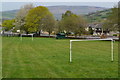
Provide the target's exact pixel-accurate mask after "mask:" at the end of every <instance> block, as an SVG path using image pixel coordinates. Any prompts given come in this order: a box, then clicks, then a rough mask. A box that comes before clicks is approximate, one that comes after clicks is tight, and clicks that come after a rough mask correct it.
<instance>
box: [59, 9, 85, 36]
mask: <svg viewBox="0 0 120 80" xmlns="http://www.w3.org/2000/svg"><path fill="white" fill-rule="evenodd" d="M61 23H62V24H61V25H62V26H63V28H64V30H65V31H66V33H67V35H68V34H69V33H71V32H74V34H75V37H76V36H77V34H79V35H81V34H82V33H83V31H84V26H85V20H84V19H83V18H82V17H81V16H77V15H76V14H73V13H72V12H71V11H66V13H65V14H63V15H62V20H61Z"/></svg>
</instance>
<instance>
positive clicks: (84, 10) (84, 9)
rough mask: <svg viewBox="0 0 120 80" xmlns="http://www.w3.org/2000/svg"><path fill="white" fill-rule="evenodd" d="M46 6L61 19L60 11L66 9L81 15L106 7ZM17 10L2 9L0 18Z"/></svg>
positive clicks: (9, 16) (11, 15)
mask: <svg viewBox="0 0 120 80" xmlns="http://www.w3.org/2000/svg"><path fill="white" fill-rule="evenodd" d="M47 8H48V9H49V10H50V11H51V12H52V13H53V14H54V16H55V18H56V19H61V15H62V13H65V12H66V11H67V10H70V11H72V12H73V13H75V14H77V15H81V14H88V13H92V12H96V11H102V10H105V9H106V8H103V7H94V6H47ZM17 12H18V10H11V11H4V12H2V19H13V18H15V15H16V13H17ZM0 14H1V12H0Z"/></svg>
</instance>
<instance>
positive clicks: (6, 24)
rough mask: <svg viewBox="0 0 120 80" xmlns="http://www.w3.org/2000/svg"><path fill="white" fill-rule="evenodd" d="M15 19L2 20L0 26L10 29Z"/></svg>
mask: <svg viewBox="0 0 120 80" xmlns="http://www.w3.org/2000/svg"><path fill="white" fill-rule="evenodd" d="M14 22H15V20H14V19H12V20H4V21H3V23H2V26H3V27H4V28H5V30H6V31H9V30H11V29H13V27H15V25H14Z"/></svg>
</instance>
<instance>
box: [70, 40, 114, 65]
mask: <svg viewBox="0 0 120 80" xmlns="http://www.w3.org/2000/svg"><path fill="white" fill-rule="evenodd" d="M97 40H99V41H100V40H101V41H105V40H110V41H111V61H113V59H114V54H113V39H87V40H70V58H69V59H70V63H71V62H72V42H73V41H97Z"/></svg>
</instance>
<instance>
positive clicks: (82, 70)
mask: <svg viewBox="0 0 120 80" xmlns="http://www.w3.org/2000/svg"><path fill="white" fill-rule="evenodd" d="M117 44H118V42H115V43H114V59H115V60H114V62H111V61H110V60H111V58H110V55H111V53H110V41H89V42H73V46H72V47H73V49H72V50H73V62H72V63H69V39H61V40H56V39H53V38H34V40H33V41H32V40H31V38H23V41H20V38H18V37H3V48H2V50H3V73H2V74H3V77H4V78H116V77H118V57H117V56H118V50H117V49H118V48H117V47H118V45H117Z"/></svg>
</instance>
